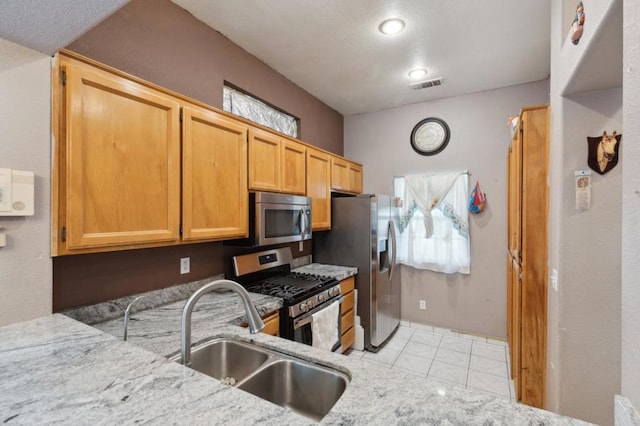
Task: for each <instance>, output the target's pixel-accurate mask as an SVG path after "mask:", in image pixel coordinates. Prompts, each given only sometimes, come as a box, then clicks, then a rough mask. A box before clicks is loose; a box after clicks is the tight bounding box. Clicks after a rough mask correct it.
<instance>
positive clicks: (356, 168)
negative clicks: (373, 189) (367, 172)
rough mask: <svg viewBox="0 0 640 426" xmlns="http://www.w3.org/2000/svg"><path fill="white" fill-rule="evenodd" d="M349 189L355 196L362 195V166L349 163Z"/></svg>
mask: <svg viewBox="0 0 640 426" xmlns="http://www.w3.org/2000/svg"><path fill="white" fill-rule="evenodd" d="M349 189H350V190H351V192H355V193H356V194H361V193H362V166H361V165H360V164H356V163H351V162H350V163H349Z"/></svg>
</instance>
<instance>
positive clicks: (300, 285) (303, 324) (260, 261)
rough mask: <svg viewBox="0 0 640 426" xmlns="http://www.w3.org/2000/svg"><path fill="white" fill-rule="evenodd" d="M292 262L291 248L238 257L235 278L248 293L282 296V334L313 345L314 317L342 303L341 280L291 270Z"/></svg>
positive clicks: (235, 261) (234, 263) (235, 258)
mask: <svg viewBox="0 0 640 426" xmlns="http://www.w3.org/2000/svg"><path fill="white" fill-rule="evenodd" d="M291 261H292V256H291V249H290V248H288V247H286V248H281V249H274V250H265V251H261V252H258V253H252V254H247V255H242V256H235V257H234V258H233V266H234V272H235V275H236V276H235V280H236V281H238V282H239V283H240V284H242V285H243V286H244V287H245V288H246V289H247V291H249V292H252V293H258V294H265V295H269V296H274V297H279V298H281V299H282V303H283V307H282V309H281V310H280V336H281V337H284V338H287V339H290V340H295V341H299V342H301V343H306V344H311V341H312V337H311V334H310V333H311V332H310V327H309V326H308V324H309V323H311V322H312V318H311V317H312V316H313V315H315V314H317V313H318V312H319V311H320V310H322V309H324V308H326V307H329V306H330V305H332V304H333V303H336V302H340V303H341V302H342V297H341V296H340V283H339V282H338V280H337V279H335V278H334V277H329V276H323V275H315V274H306V273H298V272H291ZM338 319H339V317H338ZM339 323H340V321H338V328H339V327H340V324H339ZM338 346H339V345H338Z"/></svg>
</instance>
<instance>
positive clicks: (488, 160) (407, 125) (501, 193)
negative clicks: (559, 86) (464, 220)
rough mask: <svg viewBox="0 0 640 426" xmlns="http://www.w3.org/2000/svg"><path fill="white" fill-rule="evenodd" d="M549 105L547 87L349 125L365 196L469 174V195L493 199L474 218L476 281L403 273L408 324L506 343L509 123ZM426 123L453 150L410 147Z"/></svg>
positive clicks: (348, 152)
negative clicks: (411, 177)
mask: <svg viewBox="0 0 640 426" xmlns="http://www.w3.org/2000/svg"><path fill="white" fill-rule="evenodd" d="M547 102H548V82H547V81H542V82H537V83H530V84H525V85H520V86H513V87H509V88H504V89H498V90H491V91H486V92H480V93H475V94H471V95H465V96H459V97H453V98H446V99H442V100H437V101H432V102H426V103H419V104H414V105H408V106H404V107H399V108H394V109H389V110H385V111H379V112H375V113H370V114H361V115H354V116H349V117H345V123H344V127H345V138H344V144H345V147H344V152H345V156H347V157H349V158H352V159H354V160H355V161H358V162H361V163H362V164H363V165H364V191H365V192H382V193H391V191H392V179H393V176H394V175H405V174H412V173H423V172H436V171H454V170H464V169H468V170H469V171H470V172H471V174H472V175H471V178H470V187H471V185H473V184H475V181H476V180H478V181H479V182H480V185H481V186H482V188H483V190H484V191H485V192H486V193H487V199H488V203H487V208H486V210H485V211H484V212H483V213H482V214H481V215H478V216H474V215H471V217H470V234H471V275H461V274H453V275H447V274H440V273H435V272H431V271H424V270H415V269H413V268H410V267H405V266H403V267H402V280H403V284H402V292H403V293H402V319H403V320H408V321H414V322H419V323H426V324H433V325H437V326H441V327H447V328H453V329H457V330H462V331H467V332H473V333H479V334H483V335H488V336H494V337H500V338H505V337H506V239H507V236H506V227H507V219H506V191H507V190H506V173H507V172H506V158H507V151H508V146H509V143H510V133H509V129H508V127H507V117H508V116H510V115H516V114H518V113H519V112H520V108H521V107H523V106H526V105H537V104H544V103H547ZM426 117H439V118H442V119H443V120H445V121H446V122H447V123H448V124H449V127H450V128H451V141H450V142H449V145H448V146H447V148H446V149H445V150H444V151H443V152H441V153H440V154H438V155H436V156H432V157H424V156H421V155H418V154H416V153H415V152H414V151H413V150H412V149H411V147H410V145H409V136H410V134H411V130H412V128H413V126H414V125H415V124H416V123H417V122H418V121H420V120H422V119H423V118H426ZM419 299H425V300H426V301H427V310H426V311H421V310H419V309H418V303H417V300H419ZM414 305H415V306H414Z"/></svg>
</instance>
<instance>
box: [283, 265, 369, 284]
mask: <svg viewBox="0 0 640 426" xmlns="http://www.w3.org/2000/svg"><path fill="white" fill-rule="evenodd" d="M293 272H304V273H306V274H317V275H329V276H331V277H334V278H335V279H337V280H338V281H342V280H344V279H347V278H349V277H351V276H353V275H356V274H357V273H358V268H356V267H355V266H338V265H325V264H322V263H311V264H309V265H305V266H301V267H299V268H295V269H294V270H293Z"/></svg>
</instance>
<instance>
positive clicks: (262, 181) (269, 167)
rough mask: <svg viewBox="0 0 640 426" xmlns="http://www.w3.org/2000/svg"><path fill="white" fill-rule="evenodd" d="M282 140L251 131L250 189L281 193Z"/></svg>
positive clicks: (262, 132) (266, 133)
mask: <svg viewBox="0 0 640 426" xmlns="http://www.w3.org/2000/svg"><path fill="white" fill-rule="evenodd" d="M281 155H282V154H281V148H280V138H279V137H277V136H275V135H273V134H271V133H268V132H265V131H263V130H259V129H249V189H255V190H260V191H280V189H281V183H280V178H281V175H282V173H281V164H280V157H281Z"/></svg>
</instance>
